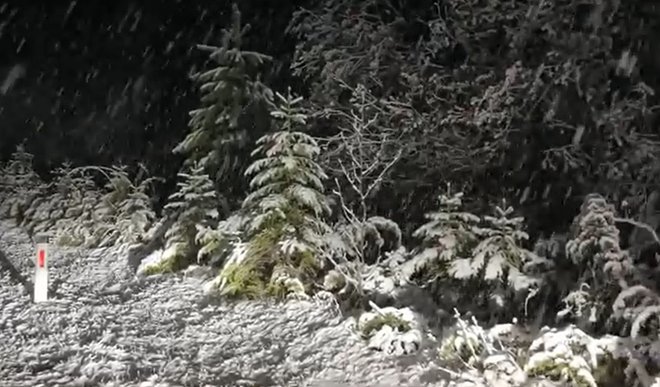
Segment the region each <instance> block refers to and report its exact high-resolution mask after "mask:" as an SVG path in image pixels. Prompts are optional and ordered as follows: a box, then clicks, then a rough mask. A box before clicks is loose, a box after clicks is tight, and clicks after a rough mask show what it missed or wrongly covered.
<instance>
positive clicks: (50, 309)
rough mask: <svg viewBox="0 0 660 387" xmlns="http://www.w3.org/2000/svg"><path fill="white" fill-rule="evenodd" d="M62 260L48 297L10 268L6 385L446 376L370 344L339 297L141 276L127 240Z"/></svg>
mask: <svg viewBox="0 0 660 387" xmlns="http://www.w3.org/2000/svg"><path fill="white" fill-rule="evenodd" d="M0 235H1V236H0V249H2V250H3V251H4V252H5V253H6V254H7V255H8V256H9V258H10V259H11V260H12V262H14V264H15V265H16V266H18V267H19V269H20V270H21V272H22V273H23V274H24V275H26V276H27V277H28V278H29V274H30V271H31V270H32V268H33V265H32V263H31V262H30V258H29V257H31V256H32V255H33V252H34V249H33V246H32V245H31V243H30V241H29V240H28V238H27V236H26V235H25V234H23V233H22V232H21V231H19V230H17V229H15V228H12V227H11V226H10V223H9V222H0ZM51 257H52V259H51V265H50V270H51V278H52V279H53V281H54V282H53V287H54V289H53V290H54V291H53V292H52V293H53V294H51V300H50V301H49V302H46V303H42V304H34V303H32V302H31V301H30V297H29V294H27V292H26V291H25V289H24V288H23V286H22V285H19V284H16V283H14V282H12V281H11V279H10V278H9V276H8V275H7V274H6V273H5V272H1V273H0V310H1V312H0V385H3V386H5V385H6V386H12V387H14V386H15V387H21V386H36V385H49V386H50V385H53V386H56V385H61V386H64V385H66V386H84V385H98V386H139V385H143V386H155V385H162V386H165V385H168V384H167V383H169V385H171V386H188V385H196V386H204V385H212V386H262V387H263V386H324V385H325V386H330V385H336V386H379V385H380V386H393V385H396V386H445V385H447V384H446V380H448V376H447V374H445V373H443V372H441V371H439V370H438V369H437V368H436V367H435V366H434V365H433V363H432V362H430V361H429V359H428V358H426V359H424V361H421V360H422V358H423V357H424V356H427V357H428V356H430V355H429V354H427V353H420V354H419V355H418V356H419V357H420V359H419V360H420V361H411V362H406V363H403V362H401V361H400V360H399V359H398V358H397V357H395V356H387V355H385V354H383V353H382V352H377V351H372V350H369V349H368V348H367V344H366V343H365V342H364V341H363V340H362V339H361V338H360V337H359V336H358V335H357V334H356V333H355V332H354V331H353V330H352V327H351V324H350V322H349V321H348V320H346V319H344V318H342V317H341V316H340V315H338V314H337V312H336V309H335V308H334V305H332V303H330V302H327V303H324V302H309V301H308V302H302V301H290V302H287V303H284V304H274V303H268V302H228V301H224V302H220V301H217V300H213V299H211V298H209V297H207V296H205V295H204V291H203V287H202V285H203V283H204V278H200V277H204V276H197V275H190V273H188V275H183V274H182V275H169V276H153V277H137V276H135V275H134V273H132V272H131V271H130V269H129V266H128V264H127V263H126V259H125V258H124V257H125V252H124V251H123V250H122V249H118V248H111V249H94V250H82V249H55V248H54V249H52V251H51ZM141 383H142V384H141ZM159 383H160V384H159ZM331 383H335V384H331Z"/></svg>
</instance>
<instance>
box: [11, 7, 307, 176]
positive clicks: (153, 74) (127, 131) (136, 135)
mask: <svg viewBox="0 0 660 387" xmlns="http://www.w3.org/2000/svg"><path fill="white" fill-rule="evenodd" d="M190 3H193V4H194V5H191V4H190ZM298 3H301V2H298ZM0 4H2V5H0V48H1V51H0V52H2V55H1V56H0V58H1V63H0V82H1V83H0V123H1V125H2V126H1V127H0V133H1V136H0V156H1V159H2V160H6V159H7V158H8V157H9V155H10V153H11V152H12V151H14V150H15V147H16V145H17V144H18V143H20V142H21V141H23V140H24V139H25V140H26V147H27V149H28V151H30V152H32V153H34V154H35V156H36V157H35V161H36V167H37V169H38V170H39V171H40V172H42V173H43V172H47V171H49V170H51V169H52V168H54V167H57V166H58V165H59V164H60V163H61V162H63V161H65V160H71V161H72V162H74V164H108V163H115V162H121V163H127V164H132V163H135V162H136V161H143V162H146V163H147V164H149V165H151V166H152V170H154V173H156V174H161V175H162V174H171V173H172V172H173V171H175V170H176V169H177V168H178V166H179V162H180V160H178V159H177V158H176V157H175V156H173V155H172V153H171V149H172V148H173V146H174V145H176V142H177V141H179V140H180V139H182V138H183V136H184V134H185V132H186V130H187V120H188V115H187V112H188V111H189V110H190V109H191V108H193V107H194V106H195V104H196V103H197V95H196V93H195V88H194V85H193V84H192V83H191V82H190V80H189V78H188V75H189V74H190V73H191V72H192V71H194V70H195V69H199V68H200V66H204V65H205V61H206V56H205V54H204V53H203V52H201V51H199V50H197V49H196V47H195V45H196V44H199V43H204V44H214V45H217V44H219V43H220V38H221V30H222V28H223V27H225V26H227V24H228V23H229V22H230V17H231V13H230V10H231V2H229V1H218V0H215V1H211V0H209V1H194V2H186V1H182V0H169V1H164V0H161V1H111V2H109V1H80V0H78V1H76V0H74V1H41V2H39V1H13V2H2V3H0ZM239 5H240V8H241V10H242V12H243V20H244V22H245V23H250V24H251V25H252V29H251V33H250V35H249V36H248V39H247V42H246V47H245V48H249V49H253V50H259V51H262V52H265V53H267V54H270V55H274V56H275V57H277V58H278V59H279V60H280V63H286V60H287V57H288V55H290V54H289V53H290V52H291V51H292V49H293V45H292V43H290V40H291V39H288V40H287V39H286V36H285V34H284V29H285V28H286V25H287V23H288V21H289V17H290V15H291V12H292V11H293V9H294V8H295V7H296V6H298V5H300V4H293V3H287V2H280V1H270V2H269V1H258V0H250V1H240V2H239ZM264 36H268V39H264V38H263V37H264ZM280 67H282V66H280ZM284 70H286V69H284ZM278 72H279V73H278ZM284 72H285V71H282V68H272V69H270V73H269V74H267V76H269V77H270V78H271V79H270V80H271V87H278V85H277V82H282V80H281V78H282V77H281V76H279V75H278V74H282V73H284ZM273 83H274V84H273ZM44 155H45V156H44Z"/></svg>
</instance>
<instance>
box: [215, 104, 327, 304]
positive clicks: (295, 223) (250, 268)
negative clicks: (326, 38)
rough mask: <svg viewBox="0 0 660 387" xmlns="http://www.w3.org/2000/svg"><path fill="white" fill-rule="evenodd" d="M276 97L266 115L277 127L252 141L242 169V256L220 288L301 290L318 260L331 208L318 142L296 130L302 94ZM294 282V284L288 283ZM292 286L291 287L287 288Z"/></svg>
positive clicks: (301, 121) (236, 291) (301, 118)
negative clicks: (245, 180)
mask: <svg viewBox="0 0 660 387" xmlns="http://www.w3.org/2000/svg"><path fill="white" fill-rule="evenodd" d="M276 98H277V99H278V100H279V102H280V103H281V106H279V107H278V108H277V109H276V110H275V111H273V112H272V113H271V115H272V116H273V117H274V118H275V119H276V120H278V121H280V123H281V126H280V130H279V131H277V132H274V133H270V134H267V135H264V136H263V137H261V138H260V139H259V140H258V141H257V148H256V149H255V150H254V151H253V156H256V155H260V156H261V158H259V159H257V160H255V161H254V162H253V163H252V165H251V166H250V167H249V168H248V169H247V170H246V172H245V174H246V175H247V176H251V177H252V178H251V181H250V189H251V190H252V192H251V193H250V194H249V195H248V196H247V197H246V199H245V200H244V202H243V211H245V212H246V213H248V214H250V216H251V217H252V222H251V223H250V224H249V225H248V226H247V230H246V236H247V237H248V239H249V244H248V252H247V255H246V258H245V259H244V260H243V261H242V262H240V263H235V264H232V266H231V267H228V268H225V269H224V270H223V273H221V276H222V277H224V279H225V280H226V284H227V285H226V286H225V287H224V289H223V292H224V293H225V294H230V295H243V296H247V297H255V296H259V295H262V294H263V292H265V293H267V294H271V295H278V296H281V295H284V294H290V293H297V294H300V293H301V292H304V291H305V289H303V283H305V284H309V283H310V282H309V280H310V279H312V278H314V277H315V276H316V275H317V273H318V269H319V268H320V266H321V264H322V261H321V258H320V253H321V248H322V243H323V236H324V235H325V233H326V232H327V231H328V226H327V225H326V224H325V222H324V221H323V217H324V216H325V215H327V214H328V213H329V212H330V209H329V207H328V204H327V202H326V197H325V195H324V193H323V192H324V187H323V179H325V178H326V174H325V173H324V171H323V169H322V168H321V167H320V166H319V165H318V163H317V162H316V158H317V157H318V155H319V152H320V148H319V146H318V144H317V143H316V141H315V140H314V139H313V138H312V137H311V136H309V135H307V134H305V133H302V132H300V131H297V129H298V128H299V127H300V126H304V125H305V123H306V116H305V115H304V114H303V113H302V112H301V110H300V108H299V106H298V105H299V104H300V102H301V100H302V98H293V97H291V95H290V93H289V95H288V96H287V97H285V96H282V95H281V94H279V93H277V94H276ZM292 284H293V285H292ZM292 288H294V289H292Z"/></svg>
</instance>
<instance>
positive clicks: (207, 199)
mask: <svg viewBox="0 0 660 387" xmlns="http://www.w3.org/2000/svg"><path fill="white" fill-rule="evenodd" d="M179 178H180V181H179V182H178V183H177V185H178V187H179V189H178V190H177V192H175V193H174V194H172V195H170V197H169V201H168V203H167V205H165V211H166V212H169V213H170V214H171V215H173V216H174V215H175V216H176V220H175V222H174V224H173V225H172V227H171V228H169V229H168V230H167V232H166V233H165V239H166V250H165V252H164V253H163V255H164V256H163V260H162V262H160V263H159V264H158V265H155V266H154V267H149V268H147V270H146V272H147V273H148V274H150V273H159V272H173V271H177V270H180V269H183V268H185V267H186V266H187V265H189V264H191V263H192V261H193V260H194V258H195V257H197V251H198V250H199V248H200V247H201V246H199V245H198V243H197V233H198V229H200V228H214V227H215V226H216V225H217V219H218V216H219V214H218V200H217V195H216V192H215V188H214V187H213V182H212V181H211V179H210V177H209V176H208V175H207V174H206V173H204V168H203V167H202V166H201V165H200V164H199V163H195V164H193V166H192V167H191V168H190V171H189V172H187V173H185V172H181V173H179Z"/></svg>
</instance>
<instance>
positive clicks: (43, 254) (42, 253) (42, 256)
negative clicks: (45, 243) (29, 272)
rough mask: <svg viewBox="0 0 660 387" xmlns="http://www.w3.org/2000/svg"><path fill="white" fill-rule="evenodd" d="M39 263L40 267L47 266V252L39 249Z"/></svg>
mask: <svg viewBox="0 0 660 387" xmlns="http://www.w3.org/2000/svg"><path fill="white" fill-rule="evenodd" d="M37 264H38V265H39V267H40V268H41V267H44V266H46V252H45V251H44V250H39V254H38V260H37Z"/></svg>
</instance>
